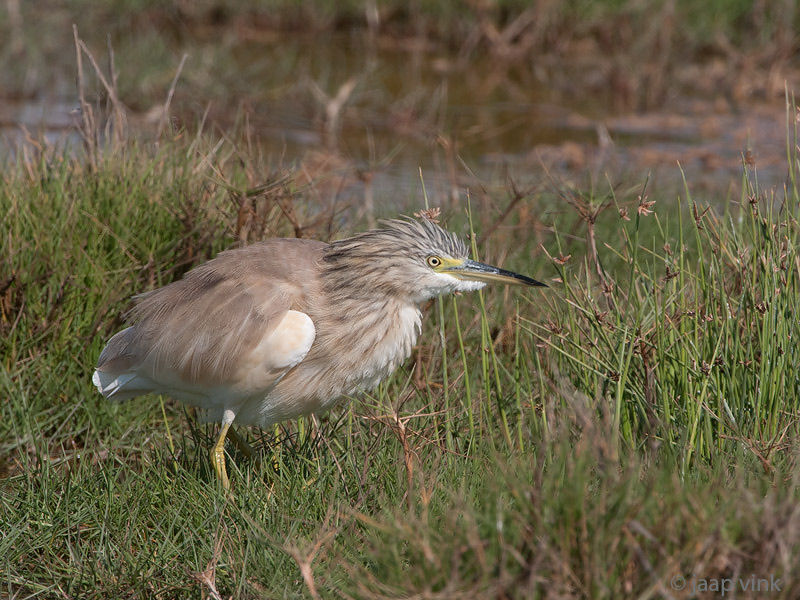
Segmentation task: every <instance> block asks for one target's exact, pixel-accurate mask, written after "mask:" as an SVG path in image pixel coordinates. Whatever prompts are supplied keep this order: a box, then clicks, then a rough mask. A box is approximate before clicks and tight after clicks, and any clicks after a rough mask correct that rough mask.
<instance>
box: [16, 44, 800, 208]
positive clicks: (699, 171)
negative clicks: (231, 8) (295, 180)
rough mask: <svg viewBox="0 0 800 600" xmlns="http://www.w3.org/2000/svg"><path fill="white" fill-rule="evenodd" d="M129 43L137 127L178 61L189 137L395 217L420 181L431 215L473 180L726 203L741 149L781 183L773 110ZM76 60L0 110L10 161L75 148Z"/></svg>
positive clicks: (363, 57)
mask: <svg viewBox="0 0 800 600" xmlns="http://www.w3.org/2000/svg"><path fill="white" fill-rule="evenodd" d="M162 41H163V40H162ZM139 43H143V42H140V41H137V40H135V39H125V38H120V39H119V40H116V41H115V44H116V45H117V46H119V49H118V50H115V52H116V64H117V70H118V73H119V79H120V81H121V82H124V83H121V88H122V89H121V95H122V98H123V101H124V102H125V104H126V105H127V106H128V107H129V116H130V118H129V121H130V122H131V123H133V124H134V127H141V128H144V129H147V128H150V129H153V128H154V124H155V123H156V122H157V121H158V118H157V117H158V115H159V111H160V109H161V107H162V106H163V98H164V97H165V96H166V91H167V90H168V88H169V85H170V80H171V78H172V77H173V76H174V74H175V71H176V69H177V66H178V64H179V62H180V56H181V55H182V54H184V53H186V54H187V55H188V58H187V61H186V64H185V67H184V69H183V71H182V73H181V75H180V78H179V80H178V85H177V87H176V90H175V96H174V98H173V100H172V103H171V106H170V111H171V115H172V116H173V117H174V119H175V122H176V123H178V124H186V125H189V126H190V127H191V126H193V124H196V123H197V122H198V121H199V119H200V115H202V114H203V113H205V112H206V111H207V113H208V118H207V121H206V125H207V126H208V127H210V126H211V125H210V124H212V123H213V124H215V125H216V126H217V127H219V128H221V129H222V130H230V129H231V128H236V129H237V131H243V130H247V131H248V132H249V134H250V136H251V139H256V140H257V143H258V145H259V147H260V148H261V150H263V151H264V152H265V153H266V154H267V155H269V156H270V157H272V160H273V161H274V162H275V163H276V164H277V163H290V164H294V165H297V166H299V167H300V168H303V169H305V170H307V171H308V173H309V176H310V177H312V178H314V179H316V180H317V181H322V180H329V185H330V194H334V195H338V196H340V197H342V198H345V199H347V200H351V201H353V202H361V201H363V200H362V199H363V196H364V193H365V185H368V186H369V187H370V188H371V192H372V193H374V195H375V197H376V198H378V199H379V200H378V201H379V202H381V203H384V204H389V205H391V206H392V207H393V208H397V209H400V210H402V209H404V208H406V207H408V205H409V204H412V205H417V204H418V203H419V201H420V199H421V197H422V184H421V181H420V174H421V175H422V178H423V179H424V181H425V186H426V190H427V193H428V196H429V197H430V198H431V200H432V202H433V203H434V204H437V203H446V202H447V201H449V200H452V199H455V198H457V197H463V194H464V191H465V189H467V188H468V187H470V186H474V185H476V181H478V180H479V181H484V182H485V181H492V180H497V179H498V178H499V179H501V180H504V179H506V178H508V177H511V178H512V179H513V180H514V181H515V182H517V183H518V184H519V185H537V184H541V182H544V184H543V185H552V186H553V187H558V185H560V182H562V181H576V180H577V181H579V182H583V183H586V182H590V181H592V182H598V181H604V180H605V179H606V178H608V179H609V180H612V181H614V182H618V181H626V182H628V184H631V185H632V184H635V183H636V182H641V181H643V180H644V179H645V178H646V177H648V176H649V177H650V184H649V185H650V187H651V190H652V188H653V186H658V185H665V186H667V185H668V186H671V187H679V186H678V184H679V183H680V180H681V174H680V169H679V168H678V164H680V166H681V167H682V168H683V170H684V171H685V172H686V175H687V178H688V179H689V180H690V181H691V182H692V183H693V184H696V185H699V186H700V187H704V188H707V189H709V190H714V189H717V188H718V189H720V190H727V191H730V190H729V188H730V186H734V187H735V186H736V185H737V181H738V180H739V178H740V177H739V176H740V173H741V171H742V158H743V155H744V154H745V153H747V152H748V150H749V151H750V154H749V156H750V157H751V158H753V159H754V160H755V164H756V165H757V167H758V169H759V174H760V177H761V180H762V181H769V182H772V183H773V184H774V185H779V184H780V182H781V181H782V179H781V178H782V177H783V175H782V174H783V172H785V170H786V169H785V166H784V165H785V156H786V116H785V114H786V113H785V108H784V104H785V103H784V102H783V101H782V100H781V99H779V98H777V99H773V100H771V101H768V102H764V103H761V104H760V105H758V106H747V107H742V106H733V105H732V104H731V103H730V102H728V101H726V100H725V99H724V98H723V99H720V98H700V97H693V95H692V94H691V90H689V91H688V92H687V93H682V94H676V95H675V96H674V97H671V98H670V99H669V101H668V102H665V104H664V107H663V108H662V109H661V110H659V111H658V112H650V113H641V114H634V113H630V112H627V113H625V112H619V111H617V110H615V109H614V108H613V104H614V103H613V99H612V98H610V97H608V98H604V97H603V96H602V95H598V94H592V95H591V96H589V97H587V96H588V95H582V94H580V93H575V90H576V89H577V90H579V89H581V85H580V83H577V84H576V85H575V87H574V89H572V90H570V91H566V92H565V90H564V89H556V87H555V86H553V85H551V84H550V81H549V79H548V77H547V76H546V75H542V76H541V77H538V78H537V77H536V76H534V75H533V74H534V73H536V69H535V68H534V69H531V68H528V66H529V65H526V66H525V68H522V66H520V65H517V66H515V65H513V64H506V63H503V62H501V61H498V60H492V59H490V58H486V57H484V58H475V57H474V56H467V57H459V56H457V55H453V54H450V53H448V52H447V51H446V50H444V49H442V48H439V47H437V46H434V45H431V44H428V43H424V42H420V43H414V42H404V43H398V42H395V41H391V40H373V41H372V42H370V41H369V39H368V38H367V37H365V36H363V35H361V34H359V35H353V36H348V35H342V34H336V35H334V34H330V35H325V36H309V35H294V34H280V35H279V34H263V35H254V33H253V32H245V33H242V32H237V31H235V30H222V31H220V30H215V29H211V30H207V31H198V32H194V33H193V35H191V36H183V37H182V38H181V40H180V41H176V40H174V39H173V40H171V41H169V43H167V42H164V48H161V50H160V52H161V54H159V55H158V56H157V57H156V58H160V60H156V58H153V59H152V62H151V63H148V62H147V61H145V62H141V61H133V58H134V57H136V56H140V57H141V55H142V53H143V52H144V50H142V49H141V48H139V47H138V46H137V44H139ZM151 45H152V43H151ZM93 52H97V53H98V55H99V56H102V53H103V52H104V49H96V48H95V49H93ZM531 60H534V59H533V58H532V59H531ZM72 62H74V56H73V57H72V61H70V57H69V56H68V55H67V56H65V57H64V62H63V63H62V64H60V65H59V64H54V65H53V73H52V74H51V76H49V77H48V78H47V80H48V81H49V82H50V84H49V85H48V86H47V87H46V88H42V89H38V90H36V91H34V92H33V93H28V94H27V95H24V96H21V97H19V98H15V97H14V96H13V94H7V95H6V97H5V99H3V100H0V140H2V142H3V145H4V147H5V149H6V150H8V149H13V148H15V147H18V146H19V145H21V144H24V143H25V141H26V139H28V138H37V137H39V136H43V138H44V139H45V140H47V141H48V142H49V143H57V142H59V141H60V142H63V141H64V140H68V141H69V143H71V144H79V143H80V139H79V137H78V136H77V135H76V133H75V130H74V127H73V125H74V119H75V115H76V111H77V108H78V99H77V92H76V90H75V85H74V83H73V81H72V80H71V78H70V76H69V75H70V74H71V71H72V72H74V67H73V66H72ZM143 65H147V66H146V67H145V66H143ZM84 68H86V65H85V66H84ZM563 68H564V69H565V70H567V71H568V70H569V69H570V68H571V66H570V65H569V64H564V65H563ZM576 72H577V71H576ZM155 82H159V83H158V84H156V83H155ZM95 85H96V84H95ZM89 87H90V89H89V90H88V92H89V96H90V98H91V97H101V96H102V88H101V87H100V86H99V85H97V86H96V88H94V89H91V86H89ZM337 94H338V95H339V96H338V98H337ZM243 122H245V123H246V127H245V126H242V123H243ZM237 123H238V127H237ZM473 175H474V177H473ZM476 178H477V179H476Z"/></svg>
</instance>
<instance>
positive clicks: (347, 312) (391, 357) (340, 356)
mask: <svg viewBox="0 0 800 600" xmlns="http://www.w3.org/2000/svg"><path fill="white" fill-rule="evenodd" d="M354 281H357V283H354ZM323 286H324V287H325V292H326V293H325V294H324V297H325V298H326V302H327V303H328V304H329V307H328V308H327V310H325V309H324V308H323V309H322V310H323V313H324V322H321V323H320V324H319V327H318V328H317V335H318V336H321V337H324V338H327V339H326V340H325V342H327V343H324V344H321V346H322V347H325V348H335V349H336V352H337V363H338V364H340V365H341V364H342V361H345V362H348V363H350V364H349V365H347V366H346V367H345V366H342V368H341V369H340V372H341V373H351V374H352V377H351V378H350V379H351V381H350V382H349V383H348V384H347V385H346V386H345V388H346V389H344V390H342V393H344V394H350V393H354V392H355V391H356V389H371V388H373V387H375V386H376V385H377V384H378V383H379V382H380V381H381V380H382V379H383V378H384V377H386V376H387V375H389V374H390V373H391V372H392V371H394V370H395V369H396V368H397V367H399V366H400V365H401V364H402V363H403V362H404V361H405V360H406V358H408V356H409V355H410V354H411V349H412V348H413V346H414V344H415V343H416V341H417V337H418V335H419V332H420V329H421V324H422V321H421V319H422V316H421V313H420V310H419V307H418V306H417V305H416V304H415V303H413V302H411V301H410V300H408V299H407V297H403V296H398V295H397V294H394V293H391V292H390V291H389V290H385V289H381V288H380V287H375V286H370V285H369V282H363V281H358V279H357V278H356V279H355V280H354V279H349V278H346V277H336V276H333V277H329V278H328V279H327V280H326V279H325V278H323Z"/></svg>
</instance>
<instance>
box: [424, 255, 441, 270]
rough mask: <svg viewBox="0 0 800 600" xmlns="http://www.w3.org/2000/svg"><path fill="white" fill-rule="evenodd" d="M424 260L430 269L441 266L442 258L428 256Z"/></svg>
mask: <svg viewBox="0 0 800 600" xmlns="http://www.w3.org/2000/svg"><path fill="white" fill-rule="evenodd" d="M425 262H426V263H428V266H429V267H431V268H432V269H436V268H438V267H441V266H442V259H441V258H439V257H438V256H429V257H428V258H426V259H425Z"/></svg>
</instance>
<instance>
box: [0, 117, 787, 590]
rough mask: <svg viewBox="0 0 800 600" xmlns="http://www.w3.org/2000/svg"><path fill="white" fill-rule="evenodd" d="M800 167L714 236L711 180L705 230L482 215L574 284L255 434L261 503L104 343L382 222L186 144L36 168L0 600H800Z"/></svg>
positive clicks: (13, 204) (230, 156)
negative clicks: (246, 263) (108, 377)
mask: <svg viewBox="0 0 800 600" xmlns="http://www.w3.org/2000/svg"><path fill="white" fill-rule="evenodd" d="M788 147H789V153H788V155H787V165H788V168H789V173H790V177H789V178H788V179H787V184H786V186H785V187H784V188H782V189H769V188H762V187H760V186H759V185H758V183H757V180H756V177H755V173H754V172H753V171H752V170H750V169H749V168H747V169H745V170H744V175H743V188H744V189H745V190H746V192H745V193H744V194H743V196H742V198H740V199H736V201H735V202H727V203H725V204H722V203H720V202H718V201H715V202H714V204H713V206H711V208H710V209H709V210H708V212H705V211H706V208H709V206H710V205H709V202H701V201H698V200H697V199H695V198H692V195H691V189H692V184H691V182H688V183H687V185H686V191H685V193H684V195H683V196H682V197H681V199H680V202H679V203H678V204H673V203H672V202H671V200H670V199H668V198H655V197H647V190H646V189H634V190H633V191H631V192H626V193H624V194H621V195H618V193H615V192H609V193H603V192H601V191H597V190H595V191H591V192H587V191H584V190H563V191H562V193H560V194H559V195H558V197H552V196H549V195H548V194H546V193H537V194H535V195H532V196H526V197H524V198H522V199H521V200H518V201H517V202H518V203H517V205H516V209H515V210H514V211H512V213H511V214H509V215H507V216H506V217H505V218H504V219H503V220H499V219H500V216H499V215H500V212H501V211H499V210H498V209H496V208H493V207H491V206H488V205H487V206H480V207H475V210H474V211H473V214H472V218H471V222H472V227H473V228H474V229H475V231H476V233H477V234H481V233H482V232H485V231H489V230H492V229H493V230H494V233H493V235H491V236H489V238H488V239H487V240H486V241H485V243H484V244H482V245H481V247H480V248H478V250H479V251H480V254H481V257H482V258H485V259H486V260H487V261H489V262H499V261H501V260H502V262H503V265H504V266H507V267H509V268H513V269H516V270H519V271H521V272H525V273H528V274H530V275H533V276H536V277H538V278H540V279H545V280H547V281H549V282H550V283H551V285H552V287H551V288H550V289H548V290H543V291H538V290H537V291H535V292H526V293H523V294H520V293H512V292H511V291H510V290H508V289H503V288H496V289H490V290H487V291H486V292H485V293H480V294H473V295H464V296H462V297H458V298H455V299H450V298H446V299H443V300H442V301H440V302H439V303H434V304H432V305H431V306H430V307H428V308H427V311H426V313H427V314H426V318H425V324H424V331H423V336H422V337H421V339H420V345H419V347H418V348H417V349H416V350H415V353H414V357H413V360H411V361H409V363H408V364H407V365H406V366H405V367H404V368H403V369H401V370H400V371H399V372H398V373H397V374H395V375H394V376H393V377H392V378H391V379H390V380H388V381H387V382H385V383H384V384H383V385H382V386H381V387H380V388H379V389H378V390H376V391H375V392H373V393H372V394H370V395H367V396H366V397H363V398H360V399H357V400H356V401H354V402H351V403H349V404H347V405H345V406H342V407H340V408H338V409H336V410H334V411H333V412H332V413H330V414H329V415H326V416H324V417H323V418H322V420H321V423H320V425H319V426H315V425H314V424H313V423H312V422H311V420H309V419H304V420H301V421H299V422H293V423H287V424H283V425H281V426H279V427H276V428H274V429H273V430H270V431H268V432H259V431H257V430H251V431H248V432H247V434H248V436H249V437H250V440H251V442H253V443H254V445H255V447H256V448H257V449H258V452H259V454H260V455H261V456H262V458H263V460H262V461H261V462H260V463H253V462H249V461H247V460H246V459H244V458H243V457H241V456H238V455H236V454H233V456H232V457H231V459H232V460H231V461H230V462H229V465H230V466H229V471H230V472H231V477H232V482H233V484H232V485H233V492H234V494H233V495H232V496H230V497H229V496H226V495H225V494H224V493H222V491H221V490H220V489H219V488H218V486H217V484H216V481H215V480H214V475H213V471H212V470H211V467H210V464H209V461H208V458H207V450H208V448H209V446H210V444H211V440H213V437H214V434H215V428H214V427H213V426H198V425H196V423H195V420H194V417H193V415H192V414H191V411H187V410H184V409H183V408H181V407H180V406H179V405H177V404H176V403H174V402H172V401H170V400H163V399H160V398H156V397H147V398H142V399H137V400H134V401H130V402H127V403H123V404H113V403H110V402H107V401H106V400H104V399H103V398H102V397H101V396H100V395H99V394H97V392H96V390H95V389H94V388H93V386H92V385H91V381H90V375H91V372H92V368H93V365H94V362H95V361H96V358H97V356H98V354H99V352H100V349H101V348H102V346H103V344H104V342H105V341H106V340H107V338H108V337H109V336H110V335H111V334H112V333H113V332H114V331H116V330H118V328H119V327H120V325H121V320H120V319H121V315H122V314H123V312H124V310H125V309H126V308H127V307H129V305H130V302H129V296H130V295H131V294H133V293H136V292H140V291H143V290H146V289H150V288H152V287H155V286H158V285H162V284H164V283H167V282H169V281H171V280H173V279H175V278H177V277H180V275H181V274H182V273H183V272H185V270H186V269H188V268H190V267H191V266H192V265H194V264H197V263H199V262H202V261H204V260H206V259H207V258H208V257H210V256H212V255H213V254H215V253H216V252H217V251H219V250H221V249H223V248H226V247H230V246H232V245H234V244H236V243H239V242H241V241H242V240H243V239H244V238H249V239H253V238H256V237H262V236H263V237H266V236H270V235H291V234H292V232H293V231H296V230H297V229H298V225H300V229H301V230H302V231H304V232H305V233H306V234H308V235H313V236H315V237H322V238H324V237H328V236H330V235H333V236H338V235H345V234H346V233H347V231H348V230H349V229H351V228H352V229H353V230H355V229H361V227H362V226H361V224H358V223H356V224H349V223H348V222H347V220H346V219H345V218H344V217H343V216H341V215H325V214H321V213H320V211H321V209H320V208H319V207H316V206H313V205H312V203H311V202H309V201H308V200H306V199H305V198H306V196H305V195H304V194H305V193H306V192H308V191H309V190H308V188H303V187H301V186H302V185H308V184H301V183H300V182H301V181H302V179H300V178H295V176H294V174H293V173H291V172H289V171H285V170H273V169H272V168H271V167H270V165H268V164H263V163H261V162H259V159H257V158H256V157H254V156H251V155H248V154H247V153H246V152H245V151H244V150H243V149H242V148H233V147H231V146H230V144H223V145H222V146H221V147H217V146H216V143H215V141H214V140H208V139H205V138H203V137H200V136H198V137H197V138H188V137H187V136H186V134H185V133H180V134H178V135H177V136H176V137H175V138H174V139H166V140H162V141H161V144H160V147H159V150H157V151H154V150H152V149H150V147H149V146H148V145H147V144H145V143H143V142H142V143H128V144H126V145H125V146H123V147H122V148H124V150H122V149H120V148H117V149H116V150H113V149H112V150H108V151H107V152H106V153H99V154H97V155H96V156H94V159H95V160H93V161H89V163H88V164H92V165H94V167H92V168H89V167H88V166H87V162H85V161H78V160H75V159H72V158H66V157H64V156H63V155H52V154H43V155H42V156H41V158H40V159H38V160H36V161H24V160H22V157H20V159H19V160H18V161H17V162H15V163H11V162H9V163H8V164H7V165H6V168H5V170H4V173H3V176H2V179H0V215H2V216H0V221H2V231H3V236H2V239H1V240H0V334H1V335H0V360H1V361H2V363H1V364H2V370H0V394H2V397H3V401H2V403H0V473H1V474H2V479H0V503H1V504H0V557H1V558H0V564H1V565H2V568H1V569H0V590H2V591H0V595H3V596H7V597H10V598H28V597H44V598H50V597H70V598H77V597H80V598H92V597H96V598H108V597H115V598H127V597H130V598H139V597H154V598H156V597H160V598H172V597H197V598H215V597H225V598H227V597H230V596H233V597H236V598H262V597H316V596H319V597H357V598H380V597H407V596H414V595H417V596H419V597H429V598H458V597H462V598H490V597H491V598H496V597H512V598H531V597H556V596H558V597H586V598H620V597H637V598H638V597H643V598H647V597H661V596H668V595H675V596H677V597H686V596H685V595H684V594H682V593H679V592H677V591H676V590H675V589H674V588H671V587H670V585H671V581H672V580H673V577H675V576H679V575H681V576H684V577H687V578H689V579H690V578H691V577H692V575H695V576H696V577H698V578H705V579H713V578H716V579H722V578H736V577H744V578H747V577H749V576H750V575H751V574H755V575H756V576H757V577H759V578H761V577H763V578H767V579H769V578H770V576H774V577H776V578H779V579H781V591H780V592H773V593H772V594H771V595H770V597H777V598H781V597H783V598H792V597H795V596H796V595H797V590H798V585H800V584H798V582H797V580H796V576H795V575H794V569H793V568H794V557H796V556H797V552H798V550H800V526H798V523H800V520H798V519H800V509H798V498H799V496H800V494H798V480H797V472H798V469H797V466H798V465H797V452H798V448H799V447H798V444H797V411H798V397H797V394H798V386H797V372H796V366H795V365H796V364H797V356H796V349H795V344H794V343H793V340H796V339H797V336H798V334H800V332H798V331H797V329H798V320H797V315H798V314H799V313H798V306H797V304H798V293H797V292H798V290H797V285H798V272H797V269H798V260H799V258H798V254H797V250H796V248H797V247H798V241H800V240H799V239H798V237H799V234H800V229H799V228H798V220H797V217H798V211H799V210H800V194H798V190H797V188H796V187H795V181H796V174H797V172H798V163H797V158H796V155H795V150H794V149H795V147H796V136H795V132H794V130H790V140H789V144H788ZM212 150H213V151H212ZM267 183H268V184H269V185H263V184H267ZM262 185H263V187H262V188H260V189H261V191H260V192H259V193H248V190H249V191H250V192H252V190H254V189H256V188H258V187H259V186H262ZM643 187H644V186H643ZM508 193H509V195H510V193H511V192H510V191H509V192H508ZM640 194H641V198H642V199H640V198H639V196H640ZM565 195H569V197H571V198H572V200H571V205H572V207H573V210H569V211H564V210H562V207H563V201H562V202H561V204H556V202H557V201H560V199H561V198H562V197H564V196H565ZM653 200H657V203H656V204H655V205H652V206H651V205H649V204H648V202H651V201H653ZM709 200H711V199H709ZM553 206H558V207H559V208H558V210H554V209H552V208H551V207H553ZM287 207H290V208H291V210H288V208H287ZM621 211H622V212H621ZM650 211H652V212H650ZM409 212H410V211H409ZM532 215H538V216H537V217H534V216H532ZM623 215H626V216H627V217H628V218H629V219H630V220H626V219H625V218H623ZM447 217H448V218H447V223H448V226H449V228H450V229H453V230H455V231H461V232H467V231H468V230H469V228H470V220H469V219H468V218H467V216H466V215H465V214H464V213H463V212H461V211H455V210H454V211H453V212H452V214H449V215H447ZM339 229H341V231H338V230H339ZM540 243H541V247H540V246H539V244H540ZM543 249H544V250H546V253H545V252H544V251H543ZM547 254H549V255H550V256H552V257H553V260H550V259H548V257H547ZM568 256H569V258H567V257H568Z"/></svg>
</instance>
